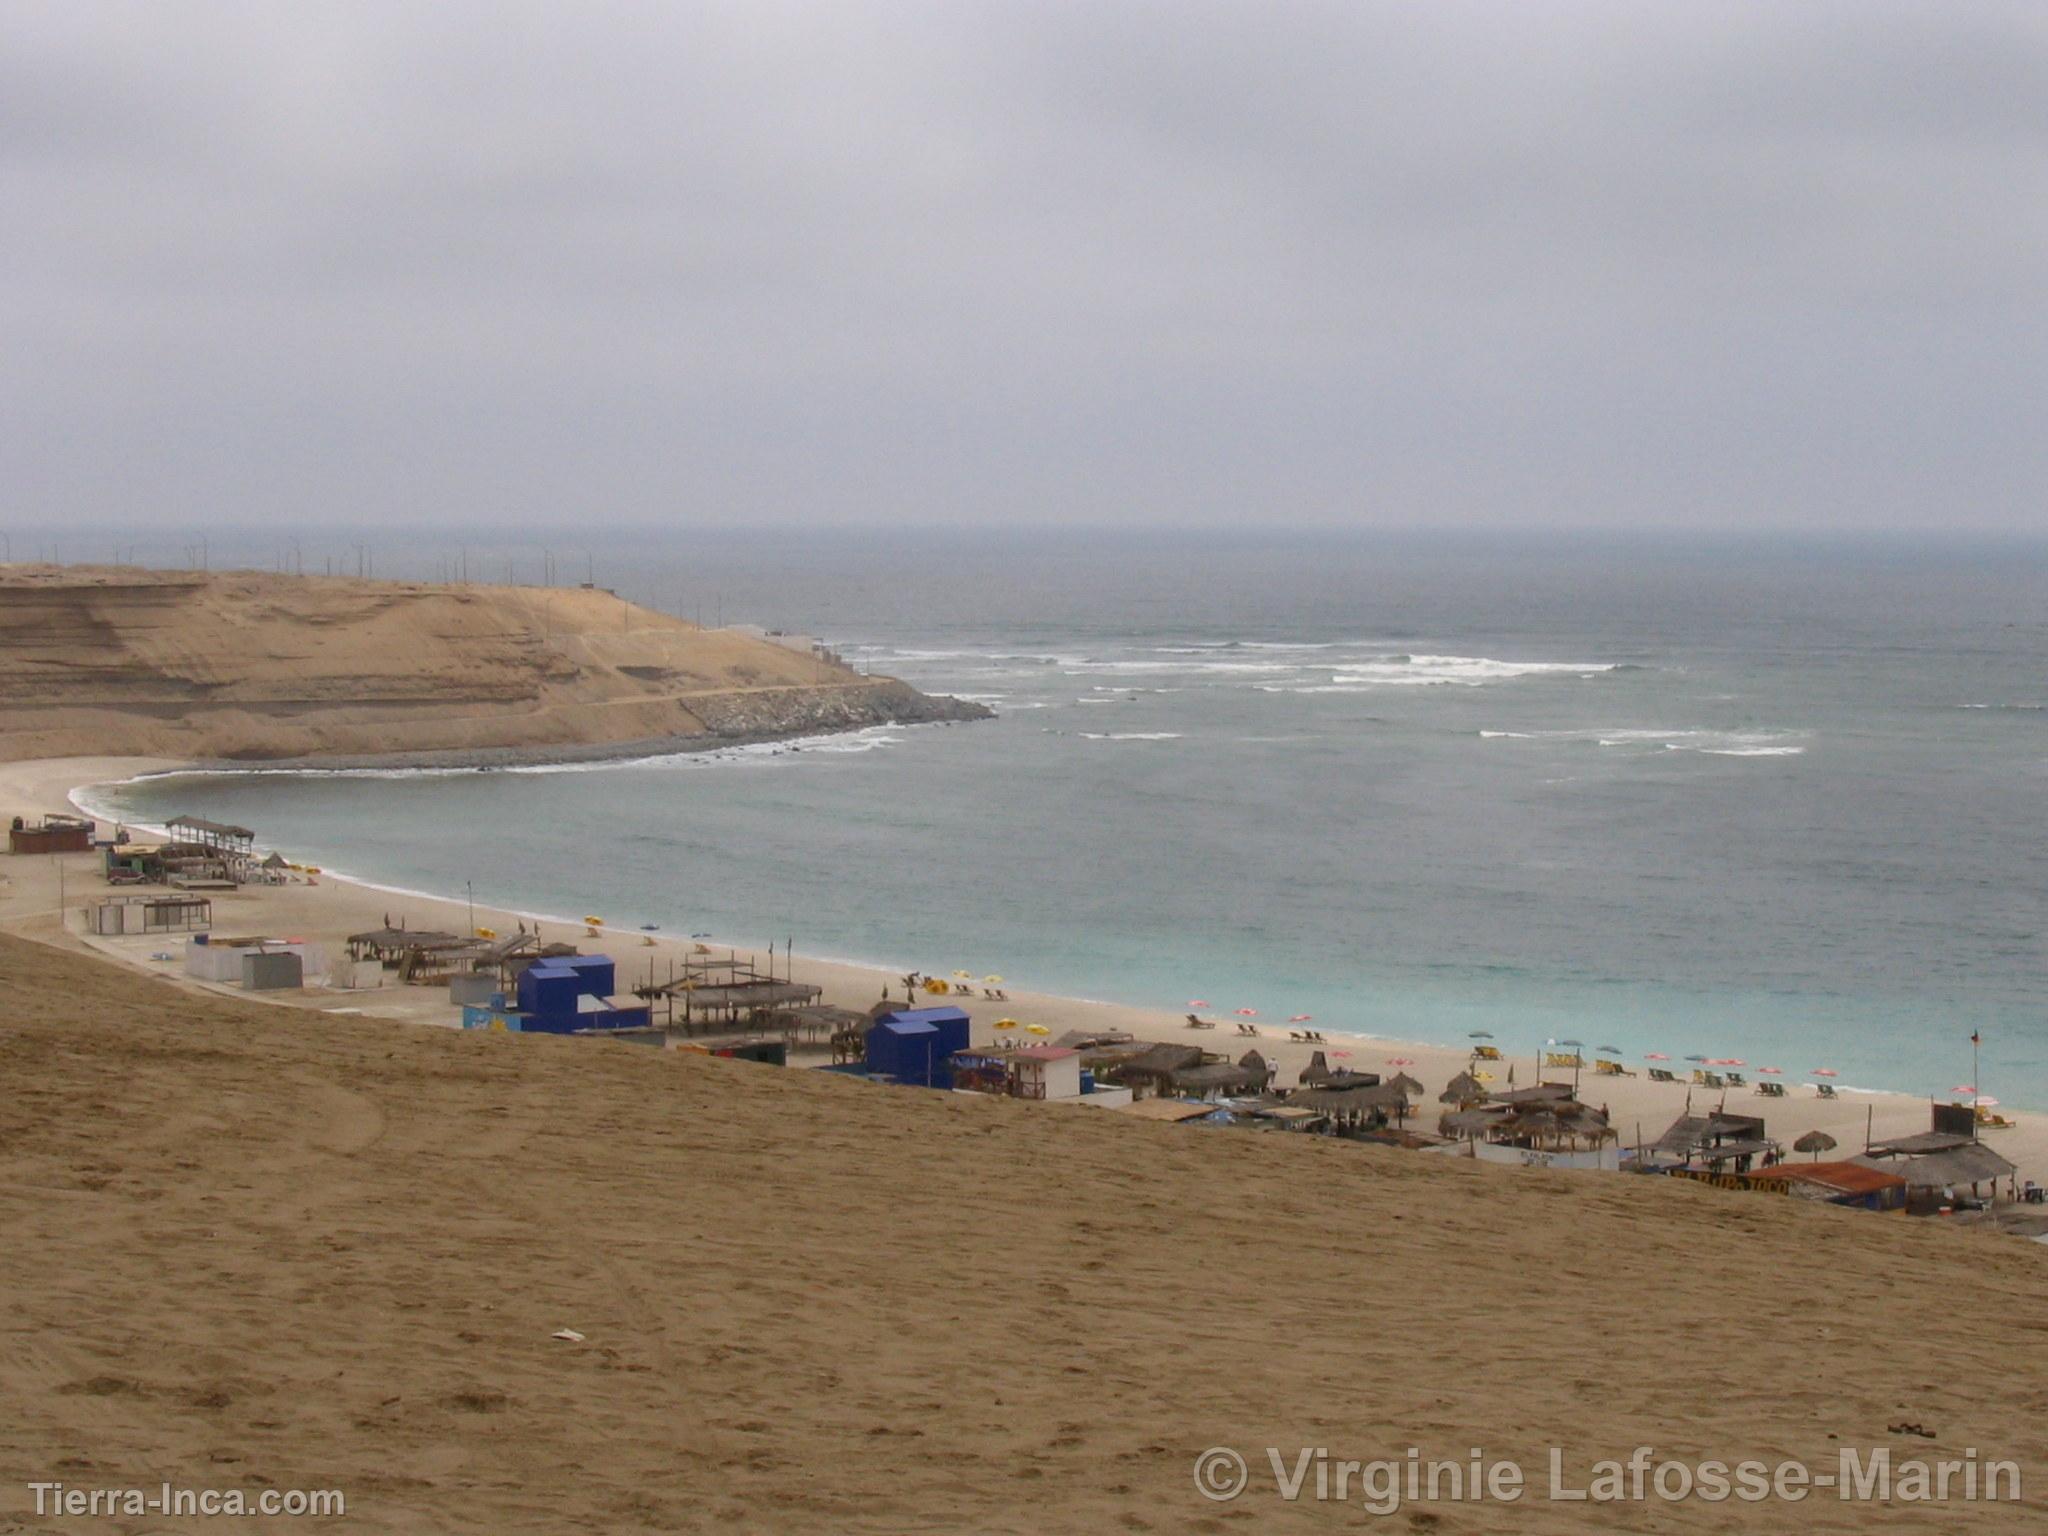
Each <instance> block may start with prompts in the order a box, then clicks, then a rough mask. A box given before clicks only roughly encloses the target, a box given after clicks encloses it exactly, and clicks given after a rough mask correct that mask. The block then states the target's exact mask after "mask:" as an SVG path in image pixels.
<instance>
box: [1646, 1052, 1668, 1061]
mask: <svg viewBox="0 0 2048 1536" xmlns="http://www.w3.org/2000/svg"><path fill="white" fill-rule="evenodd" d="M1670 1059H1671V1058H1670V1057H1669V1056H1666V1055H1665V1054H1664V1053H1663V1052H1662V1051H1652V1052H1650V1054H1649V1055H1647V1056H1645V1057H1644V1058H1643V1060H1645V1061H1669V1060H1670Z"/></svg>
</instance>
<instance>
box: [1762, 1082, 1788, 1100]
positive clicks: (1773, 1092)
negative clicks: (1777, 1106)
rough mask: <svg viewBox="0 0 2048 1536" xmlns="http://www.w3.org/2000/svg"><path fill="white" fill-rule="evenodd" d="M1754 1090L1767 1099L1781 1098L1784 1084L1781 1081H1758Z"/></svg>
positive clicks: (1783, 1094) (1783, 1093)
mask: <svg viewBox="0 0 2048 1536" xmlns="http://www.w3.org/2000/svg"><path fill="white" fill-rule="evenodd" d="M1756 1091H1757V1092H1758V1093H1760V1094H1762V1095H1763V1096H1764V1097H1765V1098H1767V1099H1782V1098H1783V1097H1785V1085H1784V1084H1783V1083H1758V1084H1757V1085H1756Z"/></svg>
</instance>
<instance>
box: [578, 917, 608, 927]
mask: <svg viewBox="0 0 2048 1536" xmlns="http://www.w3.org/2000/svg"><path fill="white" fill-rule="evenodd" d="M583 921H585V922H586V923H588V924H590V926H591V927H593V928H602V927H603V926H604V919H603V918H601V917H586V918H584V919H583Z"/></svg>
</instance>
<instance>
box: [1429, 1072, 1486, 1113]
mask: <svg viewBox="0 0 2048 1536" xmlns="http://www.w3.org/2000/svg"><path fill="white" fill-rule="evenodd" d="M1436 1101H1437V1103H1439V1104H1457V1105H1465V1104H1484V1103H1485V1102H1486V1086H1485V1085H1484V1084H1483V1083H1481V1082H1480V1081H1479V1079H1478V1078H1476V1077H1474V1076H1473V1075H1472V1074H1471V1073H1470V1072H1460V1073H1459V1074H1458V1075H1457V1076H1456V1077H1454V1078H1452V1079H1451V1081H1450V1083H1449V1085H1448V1086H1447V1087H1445V1089H1444V1091H1443V1092H1442V1093H1440V1094H1438V1095H1437V1096H1436Z"/></svg>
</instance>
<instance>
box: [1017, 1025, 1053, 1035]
mask: <svg viewBox="0 0 2048 1536" xmlns="http://www.w3.org/2000/svg"><path fill="white" fill-rule="evenodd" d="M1024 1033H1025V1034H1027V1035H1049V1034H1051V1033H1052V1031H1051V1030H1049V1029H1047V1028H1046V1027H1045V1026H1044V1025H1043V1024H1026V1025H1025V1026H1024Z"/></svg>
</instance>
